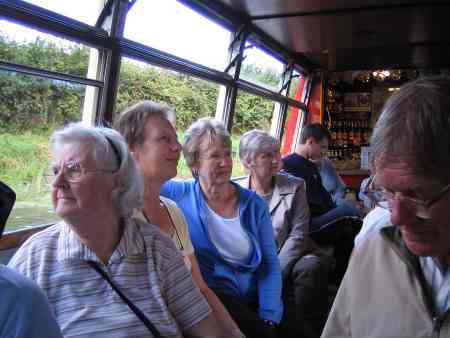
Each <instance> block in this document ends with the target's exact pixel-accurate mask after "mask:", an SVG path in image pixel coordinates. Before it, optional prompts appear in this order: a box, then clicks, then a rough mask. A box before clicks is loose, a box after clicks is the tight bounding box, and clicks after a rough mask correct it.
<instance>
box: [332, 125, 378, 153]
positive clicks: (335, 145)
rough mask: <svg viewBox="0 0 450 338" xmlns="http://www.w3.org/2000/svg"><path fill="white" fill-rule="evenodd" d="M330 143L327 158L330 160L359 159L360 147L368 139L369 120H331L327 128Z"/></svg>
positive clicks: (369, 132)
mask: <svg viewBox="0 0 450 338" xmlns="http://www.w3.org/2000/svg"><path fill="white" fill-rule="evenodd" d="M328 128H329V130H330V133H331V143H330V146H329V148H328V157H329V158H330V159H331V160H356V161H359V160H360V159H361V146H364V145H367V144H368V142H369V139H370V134H371V129H370V119H358V120H356V119H342V120H334V121H333V120H331V122H330V123H329V126H328Z"/></svg>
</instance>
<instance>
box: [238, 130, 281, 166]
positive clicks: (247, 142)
mask: <svg viewBox="0 0 450 338" xmlns="http://www.w3.org/2000/svg"><path fill="white" fill-rule="evenodd" d="M279 149H280V142H279V141H278V140H277V139H276V138H275V137H273V136H272V135H270V134H269V133H268V132H266V131H264V130H258V129H253V130H250V131H248V132H246V133H244V135H242V136H241V139H240V141H239V158H240V159H241V163H242V165H243V166H244V167H245V169H247V170H250V167H249V165H250V164H251V163H252V162H253V161H254V160H255V159H256V157H257V156H258V155H259V154H261V153H263V152H265V151H272V150H279Z"/></svg>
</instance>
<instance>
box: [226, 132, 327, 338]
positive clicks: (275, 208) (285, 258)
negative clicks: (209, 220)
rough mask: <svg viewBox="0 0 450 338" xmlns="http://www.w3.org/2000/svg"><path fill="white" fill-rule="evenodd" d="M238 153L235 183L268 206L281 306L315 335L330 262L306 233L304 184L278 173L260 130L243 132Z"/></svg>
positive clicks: (272, 142)
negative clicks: (239, 175)
mask: <svg viewBox="0 0 450 338" xmlns="http://www.w3.org/2000/svg"><path fill="white" fill-rule="evenodd" d="M239 157H240V159H241V162H242V164H243V166H244V167H245V169H246V170H247V171H248V172H249V176H246V177H242V178H238V179H236V180H235V181H236V182H237V183H239V184H240V185H241V186H243V187H245V188H247V189H251V190H254V191H255V192H256V193H257V194H259V195H260V196H261V197H262V198H264V199H265V200H266V201H267V204H268V206H269V210H270V216H271V219H272V224H273V228H274V229H273V230H274V236H275V239H276V241H277V247H278V257H279V259H280V264H281V270H282V275H283V282H284V285H285V286H286V287H285V295H284V296H285V302H286V310H287V309H289V308H295V317H296V321H297V325H295V326H296V327H301V330H302V333H303V334H304V335H306V336H307V337H318V336H319V335H320V332H321V329H322V325H323V323H324V320H325V318H326V314H327V283H328V269H329V267H328V265H329V263H328V260H327V259H326V258H325V257H324V256H323V255H322V254H321V252H320V250H319V249H318V248H317V246H316V245H315V244H314V242H313V241H312V240H311V239H310V238H309V235H308V233H309V221H310V215H309V208H308V201H307V198H306V188H305V182H304V181H303V179H301V178H297V177H294V176H291V175H287V174H282V173H280V172H279V170H280V169H281V165H282V164H281V163H282V162H281V155H280V144H279V142H278V140H277V139H275V138H274V137H272V136H271V135H269V134H268V133H267V132H265V131H261V130H251V131H249V132H247V133H245V134H244V135H243V136H242V137H241V140H240V146H239ZM300 322H301V323H302V324H303V325H299V323H300Z"/></svg>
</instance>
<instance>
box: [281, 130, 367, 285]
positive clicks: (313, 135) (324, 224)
mask: <svg viewBox="0 0 450 338" xmlns="http://www.w3.org/2000/svg"><path fill="white" fill-rule="evenodd" d="M330 139H331V136H330V133H329V131H328V130H327V129H325V128H324V127H323V126H322V125H320V124H317V123H315V124H309V125H307V126H305V127H304V129H303V131H302V135H301V137H300V145H299V146H298V147H297V149H296V152H295V153H293V154H291V155H288V156H286V157H285V158H283V169H284V171H286V172H288V173H290V174H291V175H294V176H297V177H301V178H303V179H304V180H305V182H306V194H307V198H308V203H309V209H310V212H311V227H310V229H311V234H310V236H311V238H312V239H314V240H315V241H316V242H317V243H319V244H322V245H330V244H331V245H333V246H334V247H335V253H334V256H335V259H336V268H335V271H334V274H333V275H332V276H331V278H332V279H335V280H336V281H337V282H339V281H340V280H341V278H342V276H343V274H344V273H345V270H346V268H347V262H348V259H349V257H350V254H351V251H352V249H353V239H354V237H355V235H356V229H354V228H353V226H352V224H351V222H348V221H347V219H346V218H347V216H354V217H355V218H356V217H357V216H359V215H360V212H359V210H357V209H356V208H353V207H351V206H350V205H341V206H336V205H335V204H334V202H333V200H332V197H331V195H330V194H329V193H328V191H327V190H326V189H325V187H324V186H323V185H322V179H321V177H320V173H319V170H318V168H317V166H316V164H315V163H314V162H313V161H314V160H320V159H321V158H322V155H323V154H324V153H325V152H326V151H327V149H328V143H329V142H330ZM343 219H346V221H343Z"/></svg>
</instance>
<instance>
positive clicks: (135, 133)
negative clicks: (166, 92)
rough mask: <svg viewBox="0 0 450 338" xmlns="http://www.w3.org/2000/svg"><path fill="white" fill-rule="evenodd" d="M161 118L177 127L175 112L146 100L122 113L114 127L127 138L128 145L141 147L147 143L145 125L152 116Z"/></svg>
mask: <svg viewBox="0 0 450 338" xmlns="http://www.w3.org/2000/svg"><path fill="white" fill-rule="evenodd" d="M156 115H158V116H161V117H163V118H165V119H166V120H168V121H169V122H170V123H171V124H172V125H173V126H175V112H174V111H172V110H171V109H170V108H169V107H168V106H166V105H164V104H161V103H156V102H153V101H149V100H145V101H140V102H138V103H136V104H134V105H132V106H131V107H128V108H126V109H125V110H124V111H123V112H122V113H120V116H119V118H118V119H117V121H116V123H115V125H114V127H115V129H117V130H118V131H119V132H120V133H121V134H122V135H123V137H124V138H125V140H126V141H127V143H128V145H129V146H130V147H133V146H134V145H141V144H142V143H143V142H144V141H145V124H146V123H147V121H148V120H149V119H150V118H151V117H152V116H156Z"/></svg>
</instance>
